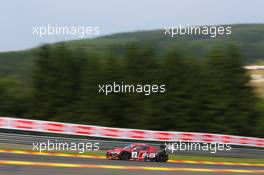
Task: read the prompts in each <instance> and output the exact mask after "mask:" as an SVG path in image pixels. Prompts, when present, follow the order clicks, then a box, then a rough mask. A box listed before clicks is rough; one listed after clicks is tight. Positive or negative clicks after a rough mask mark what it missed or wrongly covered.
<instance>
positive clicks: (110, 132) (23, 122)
mask: <svg viewBox="0 0 264 175" xmlns="http://www.w3.org/2000/svg"><path fill="white" fill-rule="evenodd" d="M0 128H3V129H12V130H24V131H35V132H45V133H59V134H70V135H84V136H92V137H100V138H111V139H129V140H144V141H163V142H164V141H167V142H169V141H170V142H174V141H184V142H200V143H215V142H217V143H225V144H230V145H242V146H253V147H264V139H263V138H254V137H243V136H233V135H222V134H212V133H196V132H170V131H153V130H139V129H125V128H112V127H102V126H94V125H81V124H70V123H61V122H52V121H41V120H28V119H19V118H10V117H0Z"/></svg>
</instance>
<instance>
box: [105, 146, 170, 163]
mask: <svg viewBox="0 0 264 175" xmlns="http://www.w3.org/2000/svg"><path fill="white" fill-rule="evenodd" d="M106 158H107V159H117V160H139V161H155V162H166V161H168V160H169V156H168V153H167V152H166V151H165V146H164V145H161V146H160V149H158V148H157V147H155V146H150V145H147V144H140V143H135V144H130V145H127V146H125V147H124V148H115V149H112V150H108V151H107V152H106Z"/></svg>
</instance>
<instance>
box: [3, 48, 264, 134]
mask: <svg viewBox="0 0 264 175" xmlns="http://www.w3.org/2000/svg"><path fill="white" fill-rule="evenodd" d="M122 52H123V54H121V55H120V54H119V52H117V51H116V50H115V49H112V50H111V49H110V50H109V51H108V52H101V53H97V52H91V51H88V52H87V50H84V49H80V48H75V49H74V48H69V47H67V46H65V45H64V44H59V45H56V46H49V45H44V46H42V47H40V48H39V49H38V52H37V54H36V58H35V59H34V60H35V62H34V65H33V73H32V77H31V79H32V86H27V85H24V84H23V83H19V81H18V80H16V78H10V77H7V78H1V80H0V98H1V100H0V103H1V105H0V115H5V116H16V117H26V118H34V119H43V120H56V121H63V122H76V123H84V124H85V123H86V124H96V125H104V126H115V127H130V128H144V129H154V130H175V131H200V132H213V133H226V134H237V135H249V136H263V131H264V122H263V121H264V118H263V114H262V113H261V112H262V111H261V109H263V108H262V107H261V104H260V102H259V99H257V98H256V96H255V94H254V93H253V91H252V88H251V87H250V86H249V83H248V82H249V77H248V75H247V73H246V71H245V70H244V69H243V67H242V59H241V55H240V51H239V50H238V49H237V48H236V47H234V46H232V45H231V46H228V47H224V48H221V47H216V48H214V49H212V50H210V52H208V53H207V56H206V57H205V58H204V59H203V61H200V60H197V59H196V58H195V57H194V58H192V57H189V56H188V54H186V52H184V51H182V50H180V49H179V48H178V47H177V48H174V49H172V50H170V51H168V52H166V53H165V54H162V55H160V54H157V53H156V52H157V49H156V48H155V47H154V46H153V45H151V44H142V43H130V44H128V45H126V47H124V49H123V51H122ZM113 82H118V83H121V82H123V83H125V84H137V83H139V84H165V85H166V92H165V93H156V94H152V95H149V96H146V95H144V94H136V93H114V94H109V95H107V96H106V95H104V94H102V93H99V92H98V90H99V89H98V85H99V84H111V83H113Z"/></svg>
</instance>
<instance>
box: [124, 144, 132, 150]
mask: <svg viewBox="0 0 264 175" xmlns="http://www.w3.org/2000/svg"><path fill="white" fill-rule="evenodd" d="M131 147H132V145H127V146H125V147H124V149H130V148H131Z"/></svg>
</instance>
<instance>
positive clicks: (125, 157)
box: [119, 152, 130, 160]
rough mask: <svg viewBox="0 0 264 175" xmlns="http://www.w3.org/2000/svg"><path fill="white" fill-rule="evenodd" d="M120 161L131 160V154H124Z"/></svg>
mask: <svg viewBox="0 0 264 175" xmlns="http://www.w3.org/2000/svg"><path fill="white" fill-rule="evenodd" d="M119 159H120V160H130V154H129V153H128V152H124V153H122V154H121V155H120V157H119Z"/></svg>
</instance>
